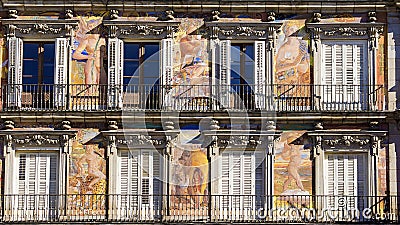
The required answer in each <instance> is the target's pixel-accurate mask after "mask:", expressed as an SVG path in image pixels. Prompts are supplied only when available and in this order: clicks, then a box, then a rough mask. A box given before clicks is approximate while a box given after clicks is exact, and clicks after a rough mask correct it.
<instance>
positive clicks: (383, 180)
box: [378, 148, 387, 196]
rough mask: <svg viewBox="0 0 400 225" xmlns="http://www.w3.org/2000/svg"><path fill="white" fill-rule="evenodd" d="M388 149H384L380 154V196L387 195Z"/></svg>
mask: <svg viewBox="0 0 400 225" xmlns="http://www.w3.org/2000/svg"><path fill="white" fill-rule="evenodd" d="M386 175H387V174H386V148H382V149H380V150H379V153H378V195H379V196H384V195H386V189H387V183H386V178H387V177H386Z"/></svg>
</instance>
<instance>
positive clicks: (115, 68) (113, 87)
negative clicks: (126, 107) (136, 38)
mask: <svg viewBox="0 0 400 225" xmlns="http://www.w3.org/2000/svg"><path fill="white" fill-rule="evenodd" d="M123 69H124V42H123V41H122V40H120V39H118V38H110V39H108V75H107V76H108V107H109V108H121V107H122V104H123V103H122V91H123V87H122V84H123V81H122V79H123V75H124V70H123Z"/></svg>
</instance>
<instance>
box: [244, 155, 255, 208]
mask: <svg viewBox="0 0 400 225" xmlns="http://www.w3.org/2000/svg"><path fill="white" fill-rule="evenodd" d="M241 157H242V166H241V169H242V171H241V172H242V177H243V182H242V187H243V190H242V195H243V204H242V207H243V209H245V210H249V209H254V202H255V201H254V189H255V176H254V175H255V174H254V173H255V166H254V164H255V157H254V154H253V153H244V154H243V155H241Z"/></svg>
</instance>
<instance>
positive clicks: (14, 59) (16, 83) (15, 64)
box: [6, 37, 23, 107]
mask: <svg viewBox="0 0 400 225" xmlns="http://www.w3.org/2000/svg"><path fill="white" fill-rule="evenodd" d="M8 51H9V52H8V90H7V93H6V94H7V107H21V95H22V66H23V65H22V61H23V42H22V39H20V38H16V37H10V38H9V39H8Z"/></svg>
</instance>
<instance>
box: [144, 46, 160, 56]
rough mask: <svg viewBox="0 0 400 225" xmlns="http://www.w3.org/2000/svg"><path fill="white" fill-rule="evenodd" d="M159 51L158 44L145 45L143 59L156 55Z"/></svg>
mask: <svg viewBox="0 0 400 225" xmlns="http://www.w3.org/2000/svg"><path fill="white" fill-rule="evenodd" d="M159 51H160V47H159V45H158V44H146V47H145V51H144V58H145V59H147V58H149V57H150V56H153V55H158V54H157V53H158V52H159ZM152 58H153V57H152Z"/></svg>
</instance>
